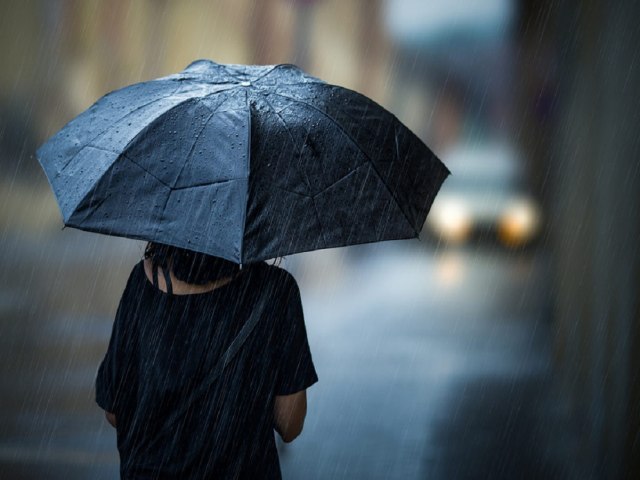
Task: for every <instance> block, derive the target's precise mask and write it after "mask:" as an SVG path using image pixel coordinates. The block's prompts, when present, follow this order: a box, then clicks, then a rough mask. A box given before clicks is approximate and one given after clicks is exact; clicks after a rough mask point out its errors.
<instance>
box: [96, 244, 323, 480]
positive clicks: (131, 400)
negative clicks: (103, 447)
mask: <svg viewBox="0 0 640 480" xmlns="http://www.w3.org/2000/svg"><path fill="white" fill-rule="evenodd" d="M252 315H254V316H253V317H252ZM256 315H257V316H256ZM251 318H257V323H255V326H254V327H253V330H251V332H250V333H249V334H248V335H246V338H245V339H244V343H242V345H241V346H240V347H239V348H238V349H237V351H236V353H235V355H234V356H233V357H232V359H231V360H230V361H228V364H226V365H225V366H224V368H222V369H221V370H220V367H219V365H220V361H221V358H223V355H225V352H228V350H230V345H231V344H232V342H233V341H234V339H237V338H238V337H239V336H241V335H242V332H243V327H244V328H245V329H246V327H247V325H249V322H250V320H251ZM225 358H226V357H225ZM216 371H217V373H218V374H219V375H218V376H217V377H216V378H213V376H214V375H215V373H214V372H216ZM317 381H318V376H317V373H316V370H315V366H314V363H313V359H312V356H311V352H310V348H309V343H308V339H307V333H306V328H305V323H304V315H303V309H302V303H301V298H300V291H299V288H298V285H297V283H296V281H295V279H294V278H293V276H292V275H291V274H290V273H289V272H287V271H286V270H284V269H283V268H281V267H279V266H276V265H271V264H268V263H266V262H257V263H255V264H251V265H243V266H242V268H240V266H239V265H237V264H235V263H233V262H230V261H227V260H224V259H222V258H218V257H213V256H209V255H205V254H201V253H197V252H192V251H189V250H185V249H181V248H177V247H172V246H168V245H163V244H158V243H149V244H148V245H147V248H146V250H145V254H144V257H143V259H142V260H141V261H140V262H138V263H137V264H136V265H135V266H134V267H133V269H132V271H131V274H130V275H129V279H128V281H127V285H126V287H125V289H124V292H123V294H122V297H121V299H120V303H119V306H118V309H117V312H116V316H115V320H114V323H113V330H112V334H111V338H110V340H109V346H108V348H107V351H106V354H105V356H104V359H103V360H102V362H101V364H100V366H99V368H98V372H97V376H96V403H97V404H98V405H99V406H100V407H101V408H102V409H104V410H105V415H106V418H107V420H108V421H109V423H111V425H112V426H114V427H115V428H116V438H117V447H118V452H119V455H120V475H121V478H123V479H154V480H164V479H174V478H175V479H184V480H186V479H206V478H216V479H227V478H229V479H231V478H233V479H245V478H246V479H254V480H255V479H279V478H281V476H282V475H281V470H280V463H279V458H278V452H277V448H276V444H275V434H274V430H275V431H276V432H277V433H278V434H279V435H280V436H281V437H282V440H283V441H284V442H287V443H288V442H291V441H293V440H294V439H295V438H296V437H297V436H298V435H299V434H300V433H301V431H302V429H303V424H304V420H305V417H306V412H307V397H306V389H307V388H309V387H310V386H311V385H313V384H314V383H316V382H317ZM198 392H199V393H198ZM176 415H178V416H177V417H176Z"/></svg>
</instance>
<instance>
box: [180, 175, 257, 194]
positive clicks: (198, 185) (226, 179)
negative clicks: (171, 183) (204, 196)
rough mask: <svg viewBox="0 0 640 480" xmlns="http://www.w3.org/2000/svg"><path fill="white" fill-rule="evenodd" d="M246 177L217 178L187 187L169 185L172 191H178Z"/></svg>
mask: <svg viewBox="0 0 640 480" xmlns="http://www.w3.org/2000/svg"><path fill="white" fill-rule="evenodd" d="M246 178H247V177H233V178H225V179H223V180H216V181H215V182H206V183H198V184H195V185H187V186H185V187H169V188H171V191H173V192H176V191H178V190H187V189H189V188H199V187H208V186H210V185H219V184H221V183H227V182H233V181H235V180H245V179H246ZM167 186H168V185H167Z"/></svg>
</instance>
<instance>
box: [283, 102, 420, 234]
mask: <svg viewBox="0 0 640 480" xmlns="http://www.w3.org/2000/svg"><path fill="white" fill-rule="evenodd" d="M273 95H277V96H279V97H283V98H288V99H289V100H292V101H294V102H299V103H302V104H303V105H306V106H307V107H309V108H311V109H313V110H315V111H317V112H318V113H320V114H321V115H323V116H324V117H326V118H327V119H328V120H329V121H330V122H331V123H333V124H334V125H335V126H336V127H338V129H339V130H340V131H341V132H342V133H344V134H345V135H346V136H347V138H348V139H349V140H351V142H353V144H354V145H355V146H356V148H358V150H360V152H362V154H363V155H364V156H365V158H366V159H367V160H368V161H369V163H370V164H371V168H373V171H374V172H376V175H377V176H378V178H379V179H380V181H381V182H382V184H383V185H384V186H385V188H386V189H387V191H388V192H389V195H390V196H391V198H392V199H393V201H394V202H396V205H397V206H398V210H400V211H401V212H402V215H404V218H405V220H406V221H407V222H409V225H410V226H411V228H413V229H414V230H415V228H414V227H413V223H412V222H411V221H410V220H409V217H408V216H407V214H406V213H405V211H404V209H403V208H402V206H401V204H400V203H399V202H398V199H397V198H396V196H395V195H394V194H393V192H392V191H391V189H390V188H389V185H387V183H386V182H385V181H384V180H383V178H382V175H380V172H379V171H378V169H377V168H376V165H375V164H374V162H373V161H372V160H371V157H369V155H367V153H366V152H365V151H364V150H363V149H362V148H360V145H359V144H358V142H356V141H355V140H354V139H353V137H352V136H351V135H350V134H349V133H348V132H347V131H346V130H345V129H344V128H343V127H342V125H340V124H339V123H338V122H336V121H335V119H334V118H332V117H331V116H330V115H329V114H327V112H324V111H322V110H321V109H319V108H318V107H316V106H315V105H313V104H311V103H308V102H305V101H304V100H299V99H296V98H293V97H290V96H288V95H282V94H281V93H273ZM334 183H335V182H334Z"/></svg>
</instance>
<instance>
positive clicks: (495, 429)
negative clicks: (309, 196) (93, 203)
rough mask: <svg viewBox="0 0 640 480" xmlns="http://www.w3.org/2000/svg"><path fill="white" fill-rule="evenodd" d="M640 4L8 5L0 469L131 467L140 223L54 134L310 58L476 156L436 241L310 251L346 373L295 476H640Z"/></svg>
mask: <svg viewBox="0 0 640 480" xmlns="http://www.w3.org/2000/svg"><path fill="white" fill-rule="evenodd" d="M639 15H640V4H638V3H637V2H633V1H631V0H628V1H626V0H620V1H617V2H604V1H597V0H557V1H553V0H536V1H534V0H483V1H482V2H480V1H474V0H446V1H445V0H386V1H384V0H315V1H314V0H260V1H254V0H189V1H171V0H139V1H126V0H110V1H99V0H39V1H38V0H22V1H13V2H12V1H7V0H5V1H2V2H0V37H1V41H0V45H2V48H1V49H0V478H3V479H4V478H6V479H40V478H50V479H66V480H72V479H80V478H83V479H85V478H92V479H113V478H118V467H119V460H118V453H117V450H116V439H115V431H114V430H113V429H112V428H111V427H110V426H109V425H108V424H107V423H106V421H105V419H104V416H103V412H102V411H101V410H100V409H99V408H98V407H97V405H95V404H94V402H93V398H94V397H93V396H94V390H93V381H94V377H95V373H96V369H97V367H98V364H99V362H100V360H101V358H102V356H103V355H104V352H105V351H106V347H107V342H108V340H109V335H110V332H111V324H112V319H113V315H114V313H115V309H116V307H117V303H118V300H119V296H120V294H121V292H122V290H123V289H124V285H125V281H126V278H127V276H128V274H129V271H130V269H131V267H132V265H133V264H134V263H135V262H136V261H137V260H138V259H139V258H140V257H141V255H142V249H143V245H142V244H141V243H139V242H135V241H130V240H125V239H115V238H108V237H105V236H100V235H95V234H90V233H86V232H80V231H74V230H72V229H62V221H61V217H60V214H59V213H58V209H57V206H56V202H55V199H54V197H53V194H52V193H51V191H50V189H49V187H48V184H47V181H46V178H45V176H44V174H43V172H42V171H41V169H40V167H39V165H38V162H37V160H36V158H35V150H36V148H37V147H38V145H40V144H41V143H43V142H44V141H45V140H46V139H47V138H48V137H49V136H51V135H52V134H54V133H55V132H56V131H57V130H59V129H60V128H61V127H62V126H63V125H64V124H65V123H67V122H68V121H69V120H71V119H72V118H73V117H74V116H76V115H77V114H79V113H80V112H81V111H83V110H84V109H86V108H88V107H89V106H90V105H91V104H92V103H93V102H95V101H96V100H97V99H98V98H100V97H101V96H102V95H104V94H106V93H107V92H110V91H112V90H115V89H118V88H121V87H123V86H125V85H129V84H131V83H135V82H139V81H146V80H150V79H152V78H156V77H160V76H164V75H168V74H170V73H173V72H177V71H179V70H182V69H183V68H185V67H186V66H187V65H188V64H189V63H190V62H191V61H193V60H195V59H198V58H209V59H212V60H214V61H216V62H220V63H258V64H274V63H295V64H297V65H299V66H300V67H302V68H304V69H305V70H307V71H308V72H309V73H311V74H313V75H315V76H318V77H320V78H322V79H324V80H326V81H328V82H330V83H336V84H339V85H342V86H345V87H348V88H351V89H355V90H358V91H360V92H362V93H364V94H366V95H368V96H370V97H372V98H373V99H375V100H376V101H377V102H378V103H380V104H382V105H383V106H385V107H386V108H388V109H389V110H391V111H392V112H393V113H394V114H395V115H396V116H398V117H399V118H400V119H401V120H402V121H403V122H405V123H406V124H407V125H408V126H409V127H410V128H411V129H412V130H413V131H414V132H415V133H416V134H417V135H418V136H419V137H421V138H422V139H423V140H424V141H425V142H426V143H427V144H428V145H429V146H430V147H431V148H432V149H433V150H434V151H435V152H436V154H437V155H438V156H439V157H440V158H441V159H442V160H443V162H444V163H445V164H446V165H447V166H448V167H449V168H450V170H451V171H452V176H451V177H449V178H448V179H447V180H446V182H445V184H444V186H443V187H442V190H441V193H440V194H439V196H438V198H437V199H436V201H435V203H434V205H433V207H432V210H431V213H430V214H429V217H428V219H427V222H426V224H425V226H424V229H423V232H422V235H421V238H420V239H419V240H418V239H416V240H412V241H398V242H385V243H380V244H371V245H362V246H355V247H349V248H341V249H330V250H324V251H319V252H313V253H303V254H298V255H292V256H289V257H286V258H285V259H284V262H283V263H282V265H281V266H283V267H284V268H286V269H288V270H290V271H291V272H292V273H293V274H294V276H295V277H296V278H297V279H298V281H299V284H300V287H301V292H302V300H303V305H304V310H305V317H306V323H307V329H308V335H309V341H310V345H311V350H312V353H313V358H314V362H315V364H316V369H317V372H318V376H319V379H320V381H319V382H318V383H317V384H316V385H314V386H313V387H311V388H310V389H309V391H308V399H309V400H308V403H309V410H308V415H307V420H306V423H305V430H304V432H303V433H302V435H301V436H300V437H299V438H298V439H297V440H296V441H295V442H293V443H292V444H287V445H285V444H281V443H279V444H278V448H279V450H280V459H281V465H282V470H283V476H284V478H296V479H297V478H304V479H458V478H462V479H475V478H491V479H497V478H500V479H502V478H504V479H513V478H531V479H538V478H539V479H552V478H558V479H571V478H576V479H587V478H589V479H610V478H611V479H614V478H615V479H617V478H634V479H637V478H640V376H639V374H640V353H639V352H640V322H639V321H640V290H639V286H640V262H639V259H640V255H639V254H638V243H639V241H640V195H639V192H640V188H639V187H640V175H639V159H640V143H639V142H638V125H639V123H640V122H638V111H639V108H640V102H639V95H638V86H639V85H640V78H639V77H640V69H639V68H638V65H639V63H638V61H639V60H640V56H639V54H638V50H637V45H638V44H640V29H639V28H638V25H637V19H638V18H640V17H639Z"/></svg>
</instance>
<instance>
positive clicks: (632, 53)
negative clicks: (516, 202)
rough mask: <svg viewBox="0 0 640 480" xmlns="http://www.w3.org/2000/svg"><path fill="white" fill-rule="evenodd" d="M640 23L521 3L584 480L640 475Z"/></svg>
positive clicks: (532, 147) (579, 8)
mask: <svg viewBox="0 0 640 480" xmlns="http://www.w3.org/2000/svg"><path fill="white" fill-rule="evenodd" d="M639 15H640V4H638V3H637V2H633V1H618V2H612V3H611V2H609V3H607V2H601V1H597V0H588V1H578V0H567V1H563V2H554V1H544V2H540V1H530V0H528V1H524V2H522V25H521V28H520V29H519V30H520V32H522V33H521V48H522V53H523V54H522V57H521V58H522V69H521V86H522V90H521V96H520V98H521V105H520V111H522V112H523V115H522V116H521V117H520V120H522V122H523V123H522V125H521V127H522V128H521V131H522V132H524V134H523V135H522V141H523V142H524V143H525V145H526V146H527V147H528V148H527V151H528V152H529V153H530V155H531V156H532V159H531V160H532V165H534V167H535V168H534V171H535V177H536V179H537V185H538V188H539V190H540V191H541V192H543V195H542V197H543V198H544V199H545V200H546V203H547V210H548V211H549V212H551V214H552V219H551V220H552V222H551V230H550V235H549V238H548V244H549V245H550V246H551V248H552V251H553V258H554V278H553V289H552V291H553V292H554V307H555V311H554V314H555V315H554V321H555V324H554V325H555V330H556V342H555V347H556V348H555V351H556V359H557V362H558V366H559V368H560V371H561V372H562V378H563V383H564V388H565V390H566V392H567V393H568V394H569V398H570V401H571V402H570V411H571V412H572V414H573V420H574V429H575V433H576V434H577V436H578V438H579V458H578V460H579V461H580V462H579V463H580V464H581V465H582V466H583V468H584V475H585V477H584V478H598V479H614V478H615V479H622V478H624V479H632V478H633V479H637V478H640V254H639V247H638V244H639V242H640V215H639V212H640V195H639V193H640V172H639V169H638V165H639V163H638V159H639V158H640V143H639V142H638V125H639V122H638V111H640V95H639V94H638V85H640V69H638V64H639V62H640V55H639V53H638V45H640V29H638V26H637V19H638V18H639Z"/></svg>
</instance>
